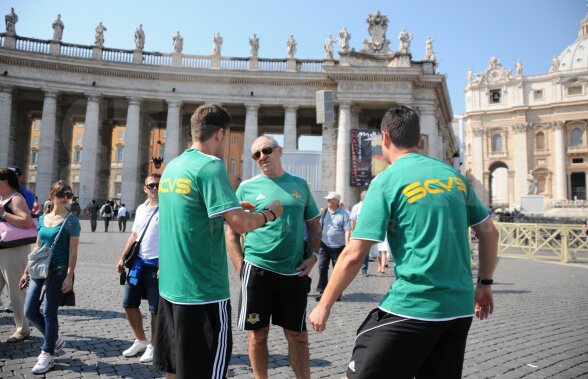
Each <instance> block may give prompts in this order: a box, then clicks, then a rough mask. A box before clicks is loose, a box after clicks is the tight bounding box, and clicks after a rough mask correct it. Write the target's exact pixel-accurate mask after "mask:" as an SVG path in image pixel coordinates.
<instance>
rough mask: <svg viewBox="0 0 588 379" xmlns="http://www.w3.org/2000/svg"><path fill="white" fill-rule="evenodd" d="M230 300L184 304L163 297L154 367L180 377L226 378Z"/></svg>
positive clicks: (229, 337) (228, 353) (231, 340)
mask: <svg viewBox="0 0 588 379" xmlns="http://www.w3.org/2000/svg"><path fill="white" fill-rule="evenodd" d="M230 318H231V303H230V301H229V300H224V301H221V302H217V303H208V304H194V305H183V304H174V303H171V302H169V301H167V300H166V299H164V298H163V297H161V298H160V300H159V312H158V317H157V348H156V349H155V356H154V358H153V367H154V368H155V369H157V370H160V371H165V372H170V373H175V374H176V375H177V377H178V379H180V378H194V377H195V375H196V376H197V377H199V378H213V379H216V378H225V377H226V376H227V368H228V367H229V361H230V360H231V352H232V349H233V336H232V334H231V320H230Z"/></svg>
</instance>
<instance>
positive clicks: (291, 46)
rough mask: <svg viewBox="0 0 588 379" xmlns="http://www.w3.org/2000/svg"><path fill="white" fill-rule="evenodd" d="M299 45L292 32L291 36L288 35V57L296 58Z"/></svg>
mask: <svg viewBox="0 0 588 379" xmlns="http://www.w3.org/2000/svg"><path fill="white" fill-rule="evenodd" d="M297 45H298V44H297V43H296V40H295V39H294V36H293V35H292V34H290V37H288V42H286V46H287V47H288V58H294V55H296V51H297V49H296V46H297Z"/></svg>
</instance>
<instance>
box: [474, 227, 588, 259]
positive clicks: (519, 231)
mask: <svg viewBox="0 0 588 379" xmlns="http://www.w3.org/2000/svg"><path fill="white" fill-rule="evenodd" d="M494 225H496V228H497V229H498V233H499V238H498V256H499V257H515V258H526V259H538V260H546V261H559V262H562V263H573V262H582V263H588V239H587V237H586V235H583V234H582V226H581V225H565V224H522V223H501V222H496V223H494ZM472 251H473V254H477V244H476V242H473V244H472Z"/></svg>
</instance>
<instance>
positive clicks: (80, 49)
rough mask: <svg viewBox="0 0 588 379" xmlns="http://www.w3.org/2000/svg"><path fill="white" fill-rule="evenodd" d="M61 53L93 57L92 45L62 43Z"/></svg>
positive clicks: (82, 57) (76, 56)
mask: <svg viewBox="0 0 588 379" xmlns="http://www.w3.org/2000/svg"><path fill="white" fill-rule="evenodd" d="M60 54H61V55H66V56H69V57H74V58H81V59H92V46H84V45H75V44H71V43H62V44H61V52H60Z"/></svg>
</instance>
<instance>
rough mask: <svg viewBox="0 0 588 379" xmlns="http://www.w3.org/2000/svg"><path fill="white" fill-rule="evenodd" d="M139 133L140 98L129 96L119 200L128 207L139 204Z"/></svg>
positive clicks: (140, 183)
mask: <svg viewBox="0 0 588 379" xmlns="http://www.w3.org/2000/svg"><path fill="white" fill-rule="evenodd" d="M140 133H141V99H138V98H129V106H128V110H127V125H126V130H125V148H124V152H123V174H122V186H121V202H123V203H125V204H126V205H127V207H129V209H136V207H137V206H138V205H139V199H140V197H139V196H140V194H141V192H140V190H141V189H142V188H143V186H142V180H143V179H142V178H140V177H139V172H140V162H139V156H140V153H139V141H140V137H141V136H140Z"/></svg>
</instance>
